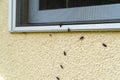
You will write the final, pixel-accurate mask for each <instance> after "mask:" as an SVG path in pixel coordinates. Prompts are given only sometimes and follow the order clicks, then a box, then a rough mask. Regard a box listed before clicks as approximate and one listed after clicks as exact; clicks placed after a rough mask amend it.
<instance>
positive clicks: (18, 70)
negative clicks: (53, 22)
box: [0, 0, 120, 80]
mask: <svg viewBox="0 0 120 80" xmlns="http://www.w3.org/2000/svg"><path fill="white" fill-rule="evenodd" d="M7 27H8V0H0V80H59V79H57V77H58V78H60V80H120V32H76V33H75V32H74V33H9V32H8V28H7ZM49 34H51V35H52V36H50V35H49ZM81 36H84V39H83V40H80V37H81ZM103 43H104V44H106V45H107V47H104V46H103V45H102V44H103ZM64 51H66V54H67V55H66V56H64V54H63V52H64ZM60 65H62V66H63V69H62V68H61V67H60Z"/></svg>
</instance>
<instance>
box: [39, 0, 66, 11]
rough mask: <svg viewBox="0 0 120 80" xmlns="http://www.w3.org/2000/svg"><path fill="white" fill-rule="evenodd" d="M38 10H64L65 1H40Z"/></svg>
mask: <svg viewBox="0 0 120 80" xmlns="http://www.w3.org/2000/svg"><path fill="white" fill-rule="evenodd" d="M39 4H40V10H45V9H59V8H66V0H40V1H39Z"/></svg>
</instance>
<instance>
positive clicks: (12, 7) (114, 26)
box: [9, 0, 120, 32]
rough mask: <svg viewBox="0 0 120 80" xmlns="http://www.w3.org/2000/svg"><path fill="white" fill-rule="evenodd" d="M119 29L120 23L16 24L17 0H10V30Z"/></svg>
mask: <svg viewBox="0 0 120 80" xmlns="http://www.w3.org/2000/svg"><path fill="white" fill-rule="evenodd" d="M98 30H99V31H111V30H112V31H113V30H115V31H117V30H120V23H103V24H81V25H79V24H76V25H62V27H60V25H56V26H19V27H17V26H16V0H9V31H10V32H65V31H98Z"/></svg>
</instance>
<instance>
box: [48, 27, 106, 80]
mask: <svg viewBox="0 0 120 80" xmlns="http://www.w3.org/2000/svg"><path fill="white" fill-rule="evenodd" d="M61 26H62V25H61ZM68 32H70V29H69V28H68ZM49 36H52V35H49ZM84 39H85V37H84V36H81V37H80V38H79V40H84ZM102 46H103V47H107V45H106V44H105V43H103V44H102ZM63 55H64V56H67V52H66V51H63ZM60 68H61V69H64V66H63V65H60ZM56 79H57V80H60V77H58V76H57V77H56Z"/></svg>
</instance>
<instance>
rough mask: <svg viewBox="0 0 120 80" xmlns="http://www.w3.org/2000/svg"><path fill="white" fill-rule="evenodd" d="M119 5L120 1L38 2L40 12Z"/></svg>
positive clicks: (71, 0) (43, 0) (73, 0)
mask: <svg viewBox="0 0 120 80" xmlns="http://www.w3.org/2000/svg"><path fill="white" fill-rule="evenodd" d="M115 3H120V0H39V4H40V6H39V7H40V10H47V9H60V8H72V7H82V6H95V5H106V4H115Z"/></svg>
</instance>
